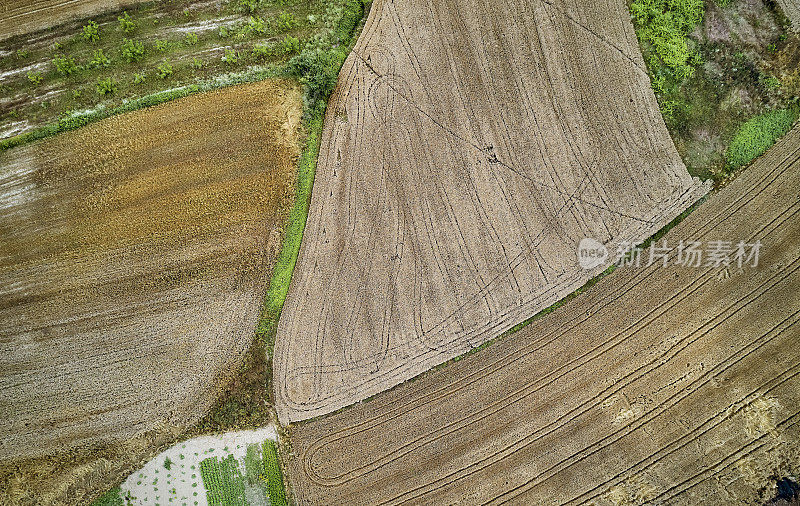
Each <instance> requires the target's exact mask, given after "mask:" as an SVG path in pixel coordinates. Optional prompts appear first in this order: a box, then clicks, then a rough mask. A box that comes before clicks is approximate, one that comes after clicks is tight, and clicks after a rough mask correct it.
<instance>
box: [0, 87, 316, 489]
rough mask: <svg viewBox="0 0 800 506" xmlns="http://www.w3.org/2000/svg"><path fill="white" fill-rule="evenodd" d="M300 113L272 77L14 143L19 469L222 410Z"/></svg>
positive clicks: (6, 190) (1, 350) (4, 190)
mask: <svg viewBox="0 0 800 506" xmlns="http://www.w3.org/2000/svg"><path fill="white" fill-rule="evenodd" d="M300 116H301V97H300V90H299V89H298V87H297V86H296V85H294V84H291V83H281V82H265V83H258V84H254V85H248V86H237V87H232V88H228V89H224V90H220V91H216V92H212V93H208V94H203V95H200V96H194V97H190V98H187V99H183V100H179V101H176V102H171V103H168V104H164V105H162V106H159V107H156V108H152V109H147V110H142V111H139V112H136V113H132V114H127V115H122V116H118V117H114V118H110V119H108V120H105V121H102V122H100V123H97V124H94V125H91V126H89V127H86V128H83V129H81V130H79V131H75V132H72V133H68V134H64V135H60V136H58V137H55V138H53V139H50V140H48V141H46V142H40V143H36V144H33V145H28V146H23V147H21V148H15V149H12V150H10V151H7V152H4V153H0V206H2V213H0V237H1V238H2V242H0V322H2V324H0V412H2V413H3V419H4V423H3V424H2V426H0V461H2V464H4V465H5V464H8V463H9V462H19V461H24V460H26V459H34V458H37V457H42V456H46V455H54V456H56V457H57V456H59V455H63V454H66V453H68V452H80V451H84V450H86V449H89V448H107V447H113V446H114V445H117V444H122V443H124V442H125V441H128V440H130V439H132V438H134V437H138V436H141V435H142V434H144V433H148V434H173V433H174V432H179V431H180V430H182V429H185V428H186V427H188V426H189V425H191V424H193V423H195V422H196V421H197V420H198V419H199V418H201V417H202V416H203V415H204V414H205V413H206V411H207V409H208V408H209V407H210V405H211V403H212V402H213V401H214V400H215V397H216V394H217V392H218V390H219V388H220V386H221V384H222V383H224V381H225V380H226V378H228V377H229V376H230V375H231V374H233V373H235V371H236V370H237V368H238V366H239V364H240V362H241V359H242V357H243V354H244V352H245V351H246V350H247V348H248V347H249V345H250V343H251V342H252V339H253V332H254V328H255V325H256V323H257V320H258V314H259V310H260V307H261V304H262V299H263V295H264V291H265V289H266V286H267V283H268V279H269V276H270V274H271V266H272V264H273V262H274V259H275V256H276V254H277V251H278V249H279V248H280V235H281V234H280V230H281V227H282V225H283V220H284V219H285V216H286V213H287V212H288V209H289V207H290V205H291V199H292V196H293V182H294V178H295V162H296V156H297V154H298V139H297V135H298V128H299V124H300ZM145 451H147V449H145ZM137 458H138V455H135V454H134V455H125V456H123V457H122V460H123V461H124V460H125V459H133V460H135V459H137ZM66 474H67V473H66V471H62V472H61V474H60V476H61V477H63V476H64V475H66ZM106 479H112V480H113V479H114V477H113V476H109V477H108V478H106ZM0 488H1V487H0ZM51 489H55V487H51ZM0 499H2V496H0ZM40 499H41V498H40ZM0 502H3V501H2V500H0ZM42 503H50V501H47V500H43V501H42Z"/></svg>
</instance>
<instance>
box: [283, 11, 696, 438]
mask: <svg viewBox="0 0 800 506" xmlns="http://www.w3.org/2000/svg"><path fill="white" fill-rule="evenodd" d="M500 11H502V12H503V15H498V12H500ZM628 19H629V14H628V11H627V7H626V6H625V3H624V2H622V1H619V0H607V1H603V2H600V3H591V2H586V1H583V0H581V1H578V2H571V1H570V2H566V3H565V2H560V1H559V2H555V3H553V2H544V3H543V2H540V1H528V0H526V1H522V2H506V3H503V4H502V5H498V4H497V3H496V2H488V1H485V0H449V1H429V0H413V1H409V2H402V3H398V2H388V1H384V0H378V1H376V2H375V3H374V4H373V6H372V9H371V12H370V17H369V20H368V22H367V25H366V27H365V29H364V31H363V33H362V35H361V37H360V38H359V41H358V43H357V45H356V47H355V49H354V51H353V53H352V54H351V55H350V57H349V59H348V60H347V62H346V63H345V66H344V69H343V70H342V73H341V75H340V79H339V85H338V88H337V90H336V92H335V94H334V96H333V98H332V100H331V103H330V107H329V109H328V117H327V118H326V124H325V130H324V133H323V139H322V150H321V153H320V158H319V169H318V171H317V177H316V182H315V185H314V193H313V197H312V203H311V211H310V213H309V218H308V226H307V228H306V233H305V236H304V241H303V245H302V250H301V253H300V258H299V261H298V264H297V268H296V269H295V274H294V278H293V280H292V287H291V290H290V293H289V296H288V298H287V301H286V305H285V307H284V311H283V314H282V317H281V320H280V328H279V331H278V338H277V351H276V360H275V376H276V379H277V381H276V383H275V384H276V386H277V392H276V399H277V401H276V403H277V408H278V412H279V416H280V417H281V420H283V421H284V422H285V421H288V420H302V419H307V418H309V417H313V416H317V415H321V414H325V413H329V412H331V411H333V410H335V409H337V408H340V407H342V406H346V405H349V404H351V403H353V402H357V401H359V400H361V399H364V398H366V397H369V396H370V395H373V394H375V393H378V392H380V391H382V390H385V389H387V388H390V387H392V386H393V385H396V384H398V383H400V382H402V381H404V380H406V379H408V378H411V377H413V376H414V375H416V374H418V373H420V372H422V371H425V370H427V369H429V368H430V367H432V366H435V365H436V364H439V363H441V362H443V361H445V360H447V359H449V358H451V357H454V356H457V355H459V354H461V353H464V352H465V351H467V350H469V349H471V348H472V347H475V346H478V345H480V344H481V343H482V342H484V341H485V340H487V339H489V338H492V337H495V336H497V335H499V334H500V333H502V332H503V331H505V330H507V329H508V328H510V327H511V326H513V325H515V324H516V323H518V322H520V321H523V320H525V319H526V318H528V317H530V316H532V315H533V314H535V313H536V312H538V311H539V310H540V309H542V308H545V307H547V306H549V305H550V304H552V303H554V302H555V301H557V300H559V299H561V298H562V297H564V296H565V295H566V294H568V293H570V292H572V291H573V290H575V289H576V288H578V287H579V286H581V285H582V284H584V283H585V282H586V281H587V280H588V279H590V278H591V277H592V276H593V275H595V274H596V273H597V272H599V271H600V270H602V268H603V266H600V267H597V268H596V269H593V270H584V269H582V268H581V267H580V266H579V265H578V261H577V255H576V248H577V244H578V243H579V241H580V240H581V239H583V238H584V237H592V238H595V239H597V240H599V241H601V242H602V243H604V244H606V245H608V247H609V248H610V249H611V250H612V251H613V250H614V249H615V248H616V246H617V245H618V244H620V243H623V242H625V241H640V240H642V239H644V238H646V237H648V236H650V235H651V234H652V233H654V232H655V231H657V230H658V229H660V228H661V227H663V226H664V225H665V224H666V223H668V222H669V221H670V220H671V219H672V218H674V217H675V216H676V215H677V214H679V213H680V212H681V211H682V210H683V209H685V208H686V207H687V206H688V205H690V204H691V203H693V202H694V201H695V200H697V199H698V198H699V197H700V196H701V195H703V194H704V193H705V192H706V188H705V187H703V186H702V185H700V184H699V182H696V181H692V179H691V178H690V177H689V175H688V173H687V172H686V169H685V167H684V166H683V164H682V163H681V161H680V159H679V157H678V155H677V153H676V151H675V149H674V146H673V144H672V141H671V140H670V137H669V135H668V133H667V131H666V129H665V127H664V123H663V121H662V119H661V116H660V113H659V112H658V108H657V106H656V101H655V97H654V96H653V92H652V90H651V88H650V81H649V78H648V77H647V74H646V73H645V70H644V64H643V62H642V59H641V55H640V54H639V49H638V45H637V42H636V38H635V35H634V33H633V28H632V26H631V25H630V22H629V21H628ZM609 261H610V260H609Z"/></svg>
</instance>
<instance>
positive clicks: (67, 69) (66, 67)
mask: <svg viewBox="0 0 800 506" xmlns="http://www.w3.org/2000/svg"><path fill="white" fill-rule="evenodd" d="M53 66H54V67H55V68H56V70H57V71H58V73H59V74H61V75H62V76H68V75H70V74H73V73H74V72H76V71H77V70H78V65H77V64H76V63H75V58H73V57H71V56H64V55H63V54H62V55H56V57H55V58H53Z"/></svg>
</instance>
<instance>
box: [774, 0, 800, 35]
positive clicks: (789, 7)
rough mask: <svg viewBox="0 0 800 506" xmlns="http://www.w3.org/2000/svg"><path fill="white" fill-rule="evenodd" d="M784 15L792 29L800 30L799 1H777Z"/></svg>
mask: <svg viewBox="0 0 800 506" xmlns="http://www.w3.org/2000/svg"><path fill="white" fill-rule="evenodd" d="M778 5H780V6H781V8H782V9H783V12H784V14H786V17H788V18H789V19H790V20H791V21H792V27H793V28H794V29H795V30H800V0H778Z"/></svg>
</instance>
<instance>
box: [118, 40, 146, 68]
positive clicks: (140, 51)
mask: <svg viewBox="0 0 800 506" xmlns="http://www.w3.org/2000/svg"><path fill="white" fill-rule="evenodd" d="M120 54H122V59H124V60H125V61H127V62H128V63H132V62H135V61H139V60H141V59H142V58H144V44H143V43H142V42H140V41H138V40H131V39H122V46H121V48H120Z"/></svg>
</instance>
